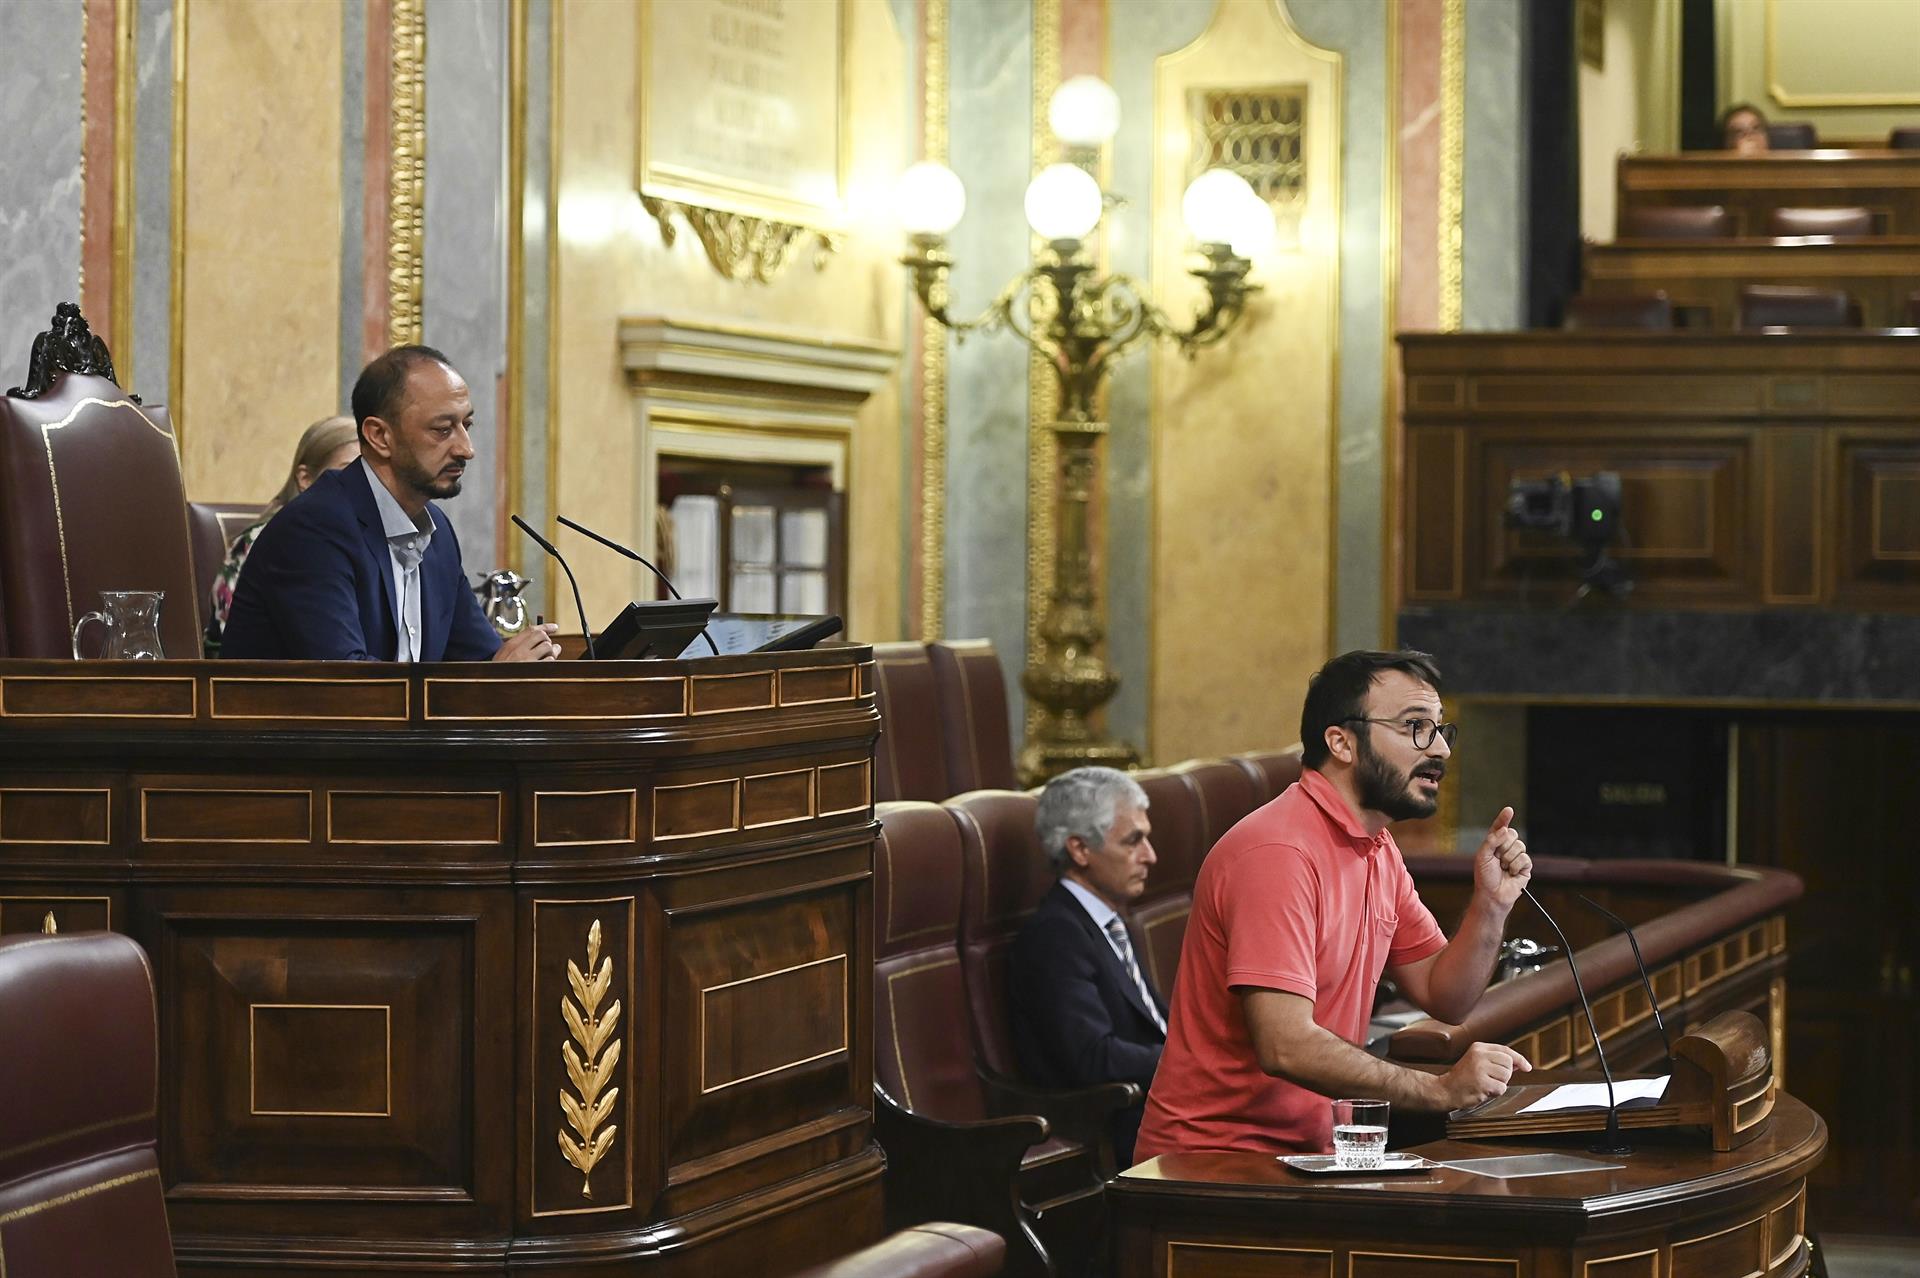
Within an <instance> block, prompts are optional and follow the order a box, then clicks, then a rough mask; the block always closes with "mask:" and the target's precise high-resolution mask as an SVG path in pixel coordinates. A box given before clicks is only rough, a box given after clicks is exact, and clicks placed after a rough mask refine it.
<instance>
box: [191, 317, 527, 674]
mask: <svg viewBox="0 0 1920 1278" xmlns="http://www.w3.org/2000/svg"><path fill="white" fill-rule="evenodd" d="M353 416H354V419H355V421H357V422H358V423H359V427H360V460H359V461H356V462H354V463H352V464H351V465H349V466H345V467H343V468H341V469H340V470H336V471H328V472H327V473H325V474H323V475H321V476H320V478H318V479H316V480H315V481H314V482H313V483H312V484H311V485H310V486H309V487H308V488H307V491H305V492H304V493H301V494H300V495H299V496H298V497H296V498H294V499H293V500H292V501H290V502H288V503H287V505H286V506H285V507H284V508H283V509H282V510H281V511H280V513H279V514H277V515H275V516H274V517H273V518H272V519H271V520H269V521H268V523H267V526H266V527H265V528H263V529H261V530H260V535H259V536H258V538H256V539H255V541H254V543H253V549H252V550H251V551H250V552H249V553H248V555H247V559H246V563H245V564H244V565H243V567H242V568H241V571H240V580H239V583H238V584H237V585H236V586H235V587H234V592H233V609H232V612H231V613H230V614H229V615H228V618H227V629H226V633H225V635H224V637H223V638H222V640H221V644H220V655H221V656H222V657H237V658H242V659H248V658H250V659H254V660H260V659H267V660H299V661H486V660H493V661H543V660H547V661H550V660H552V659H553V658H554V657H557V656H558V655H559V653H560V649H559V645H557V644H556V643H554V641H553V631H554V630H555V629H556V627H554V626H552V625H542V626H530V627H528V628H527V629H526V630H524V631H522V632H521V633H520V634H517V635H515V636H514V637H513V638H512V639H510V640H508V641H507V642H506V643H504V644H503V643H502V642H501V641H500V636H499V635H497V634H496V633H494V630H493V627H492V626H491V625H489V624H488V622H487V619H486V616H485V614H483V613H482V612H481V611H480V604H479V601H478V600H476V599H475V598H474V595H473V591H472V590H470V589H468V587H467V580H466V572H465V570H464V569H463V568H462V567H461V564H460V542H459V540H458V539H457V538H456V537H455V536H454V532H453V525H452V524H451V523H449V522H448V520H447V517H446V514H445V512H443V511H442V510H441V509H440V508H439V507H438V506H436V505H435V504H434V500H433V499H435V498H447V497H454V496H458V495H459V492H460V480H461V476H462V475H463V474H464V473H465V471H466V466H467V462H468V460H469V459H470V458H472V457H473V455H474V454H473V440H472V437H471V435H470V432H471V431H472V429H473V400H472V397H471V396H470V395H469V394H468V392H467V384H466V382H465V380H463V379H462V378H461V376H460V374H459V373H457V372H455V371H454V368H453V366H452V365H451V364H449V363H448V362H447V357H446V356H444V355H442V354H441V353H440V352H439V351H436V350H434V349H433V348H432V347H428V346H397V347H395V348H394V349H392V350H390V351H388V352H386V353H385V354H384V355H381V356H379V357H378V358H376V359H375V360H374V361H373V362H372V363H370V364H368V365H367V367H366V368H365V369H364V370H362V371H361V374H360V379H359V380H358V381H357V382H356V383H354V387H353Z"/></svg>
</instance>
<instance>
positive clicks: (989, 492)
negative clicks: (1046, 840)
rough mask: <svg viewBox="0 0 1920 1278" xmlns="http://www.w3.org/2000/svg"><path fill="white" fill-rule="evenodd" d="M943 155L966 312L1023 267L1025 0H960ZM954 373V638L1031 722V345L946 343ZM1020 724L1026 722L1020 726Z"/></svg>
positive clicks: (950, 613)
mask: <svg viewBox="0 0 1920 1278" xmlns="http://www.w3.org/2000/svg"><path fill="white" fill-rule="evenodd" d="M951 12H952V32H951V37H950V42H949V46H948V47H949V58H950V64H949V83H950V85H951V89H950V93H951V97H950V105H949V119H950V121H951V132H950V141H949V148H950V155H951V158H950V159H949V161H948V163H949V164H950V165H951V166H952V167H953V169H954V171H955V172H956V173H958V174H959V175H960V180H961V181H962V182H964V183H965V184H966V188H967V216H966V217H965V218H964V219H963V220H962V221H961V223H960V225H959V226H958V227H956V228H955V229H954V232H953V235H952V237H951V248H952V251H953V256H954V260H955V266H954V271H953V279H952V292H953V298H954V309H955V311H956V312H957V313H959V314H963V315H965V314H971V313H973V312H974V311H977V310H978V309H979V308H980V307H982V306H985V305H986V303H987V302H988V301H990V300H991V299H992V298H993V297H994V295H995V294H997V293H998V292H999V291H1000V288H1001V286H1002V285H1003V284H1005V283H1006V282H1007V280H1009V279H1010V278H1012V277H1013V276H1014V275H1015V274H1017V273H1018V272H1020V271H1022V270H1024V269H1025V268H1026V265H1027V261H1028V249H1029V235H1028V232H1027V225H1026V216H1025V214H1024V212H1023V211H1022V197H1023V195H1024V193H1025V191H1026V186H1027V180H1028V178H1029V176H1030V158H1029V157H1030V155H1031V149H1032V147H1031V137H1032V126H1031V115H1030V110H1029V102H1030V100H1031V97H1032V83H1033V14H1032V6H1031V4H1030V2H1029V0H968V2H967V3H964V4H955V5H953V6H952V10H951ZM949 349H950V352H951V362H950V363H949V365H948V372H947V627H946V628H947V633H948V634H949V635H954V636H961V637H967V638H987V639H991V640H992V641H993V644H994V647H995V649H996V650H998V652H999V654H1000V661H1001V664H1002V666H1003V667H1004V668H1005V669H1006V671H1007V673H1008V688H1009V691H1010V695H1011V698H1012V717H1011V722H1013V723H1014V724H1020V723H1022V722H1023V721H1024V718H1025V716H1024V712H1023V709H1022V706H1023V701H1022V697H1021V693H1020V690H1019V683H1018V674H1019V671H1020V669H1021V668H1022V666H1023V665H1024V664H1025V662H1026V648H1027V640H1026V634H1027V631H1026V579H1027V573H1026V528H1027V351H1026V347H1025V346H1024V345H1022V344H1021V343H1020V342H1019V341H1016V340H1013V339H1011V338H1009V337H1008V336H1007V335H1005V334H989V335H985V336H980V337H975V338H973V339H972V340H970V341H968V342H966V343H965V344H964V345H963V344H958V343H955V344H954V345H952V346H951V347H950V348H949ZM1016 731H1017V730H1016Z"/></svg>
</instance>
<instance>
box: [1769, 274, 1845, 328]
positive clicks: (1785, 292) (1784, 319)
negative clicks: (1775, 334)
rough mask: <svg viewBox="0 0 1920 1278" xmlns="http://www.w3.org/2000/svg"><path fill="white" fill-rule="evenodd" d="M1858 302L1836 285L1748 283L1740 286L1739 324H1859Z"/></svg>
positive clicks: (1784, 326)
mask: <svg viewBox="0 0 1920 1278" xmlns="http://www.w3.org/2000/svg"><path fill="white" fill-rule="evenodd" d="M1859 326H1860V305H1859V303H1857V302H1855V301H1854V300H1853V299H1852V298H1851V297H1849V296H1848V295H1847V294H1846V293H1844V292H1843V291H1841V290H1840V289H1837V288H1802V287H1800V286H1799V285H1796V284H1748V285H1746V286H1745V287H1744V288H1742V289H1741V290H1740V327H1741V328H1858V327H1859Z"/></svg>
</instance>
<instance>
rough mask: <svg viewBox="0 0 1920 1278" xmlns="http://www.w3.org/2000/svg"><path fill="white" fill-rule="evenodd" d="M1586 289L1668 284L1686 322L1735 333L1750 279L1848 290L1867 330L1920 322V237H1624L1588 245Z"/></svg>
mask: <svg viewBox="0 0 1920 1278" xmlns="http://www.w3.org/2000/svg"><path fill="white" fill-rule="evenodd" d="M1582 271H1583V275H1584V278H1585V281H1586V282H1585V285H1584V291H1585V292H1587V293H1591V294H1594V295H1596V296H1599V297H1617V296H1622V295H1627V294H1634V293H1651V292H1653V291H1654V290H1655V289H1663V290H1665V291H1666V294H1667V296H1668V297H1669V298H1670V299H1672V301H1673V305H1674V309H1675V310H1682V309H1687V310H1690V311H1692V312H1693V314H1692V315H1689V316H1685V317H1683V318H1685V319H1686V320H1687V327H1689V328H1696V327H1697V328H1708V329H1719V330H1731V329H1734V328H1737V327H1739V323H1740V289H1741V286H1742V285H1746V284H1799V285H1805V286H1808V287H1814V288H1836V289H1842V290H1844V291H1845V292H1847V293H1849V294H1851V295H1852V297H1853V299H1854V300H1855V301H1857V302H1858V303H1859V304H1860V311H1861V318H1862V320H1863V322H1864V323H1865V325H1866V327H1867V328H1899V327H1901V326H1903V325H1908V324H1911V323H1912V322H1913V320H1912V318H1911V317H1910V315H1909V314H1908V310H1907V298H1908V295H1909V294H1911V293H1913V292H1914V291H1915V290H1916V289H1920V237H1916V236H1912V235H1901V236H1887V237H1884V238H1875V239H1859V240H1833V239H1818V238H1809V237H1801V236H1796V237H1789V238H1785V239H1766V238H1761V239H1744V240H1617V241H1615V242H1614V243H1612V244H1589V245H1587V246H1586V250H1585V263H1584V266H1583V268H1582Z"/></svg>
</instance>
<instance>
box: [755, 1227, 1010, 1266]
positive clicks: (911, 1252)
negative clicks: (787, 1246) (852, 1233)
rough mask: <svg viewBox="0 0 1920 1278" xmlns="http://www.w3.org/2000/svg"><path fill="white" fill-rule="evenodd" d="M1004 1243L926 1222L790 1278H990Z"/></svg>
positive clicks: (985, 1232) (980, 1232) (979, 1232)
mask: <svg viewBox="0 0 1920 1278" xmlns="http://www.w3.org/2000/svg"><path fill="white" fill-rule="evenodd" d="M1006 1258H1007V1244H1006V1242H1005V1240H1004V1239H1002V1238H1001V1237H1000V1235H999V1234H996V1233H994V1232H993V1231H992V1230H990V1229H976V1228H975V1227H974V1226H972V1225H955V1224H951V1223H948V1222H946V1221H939V1220H935V1221H929V1222H928V1223H926V1224H924V1225H915V1226H914V1227H913V1228H911V1229H902V1230H901V1231H900V1232H899V1233H897V1234H894V1235H892V1236H891V1237H888V1238H883V1239H881V1240H880V1241H879V1242H877V1243H875V1244H873V1246H871V1247H864V1248H862V1249H861V1250H859V1251H856V1252H854V1253H853V1254H852V1255H850V1256H842V1257H840V1258H839V1259H838V1260H829V1261H827V1262H826V1263H825V1264H820V1265H814V1266H813V1267H812V1268H810V1269H803V1270H801V1271H800V1272H799V1273H797V1274H794V1275H792V1278H991V1276H992V1275H993V1274H997V1273H999V1272H1000V1266H1001V1265H1002V1264H1003V1263H1005V1261H1006Z"/></svg>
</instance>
